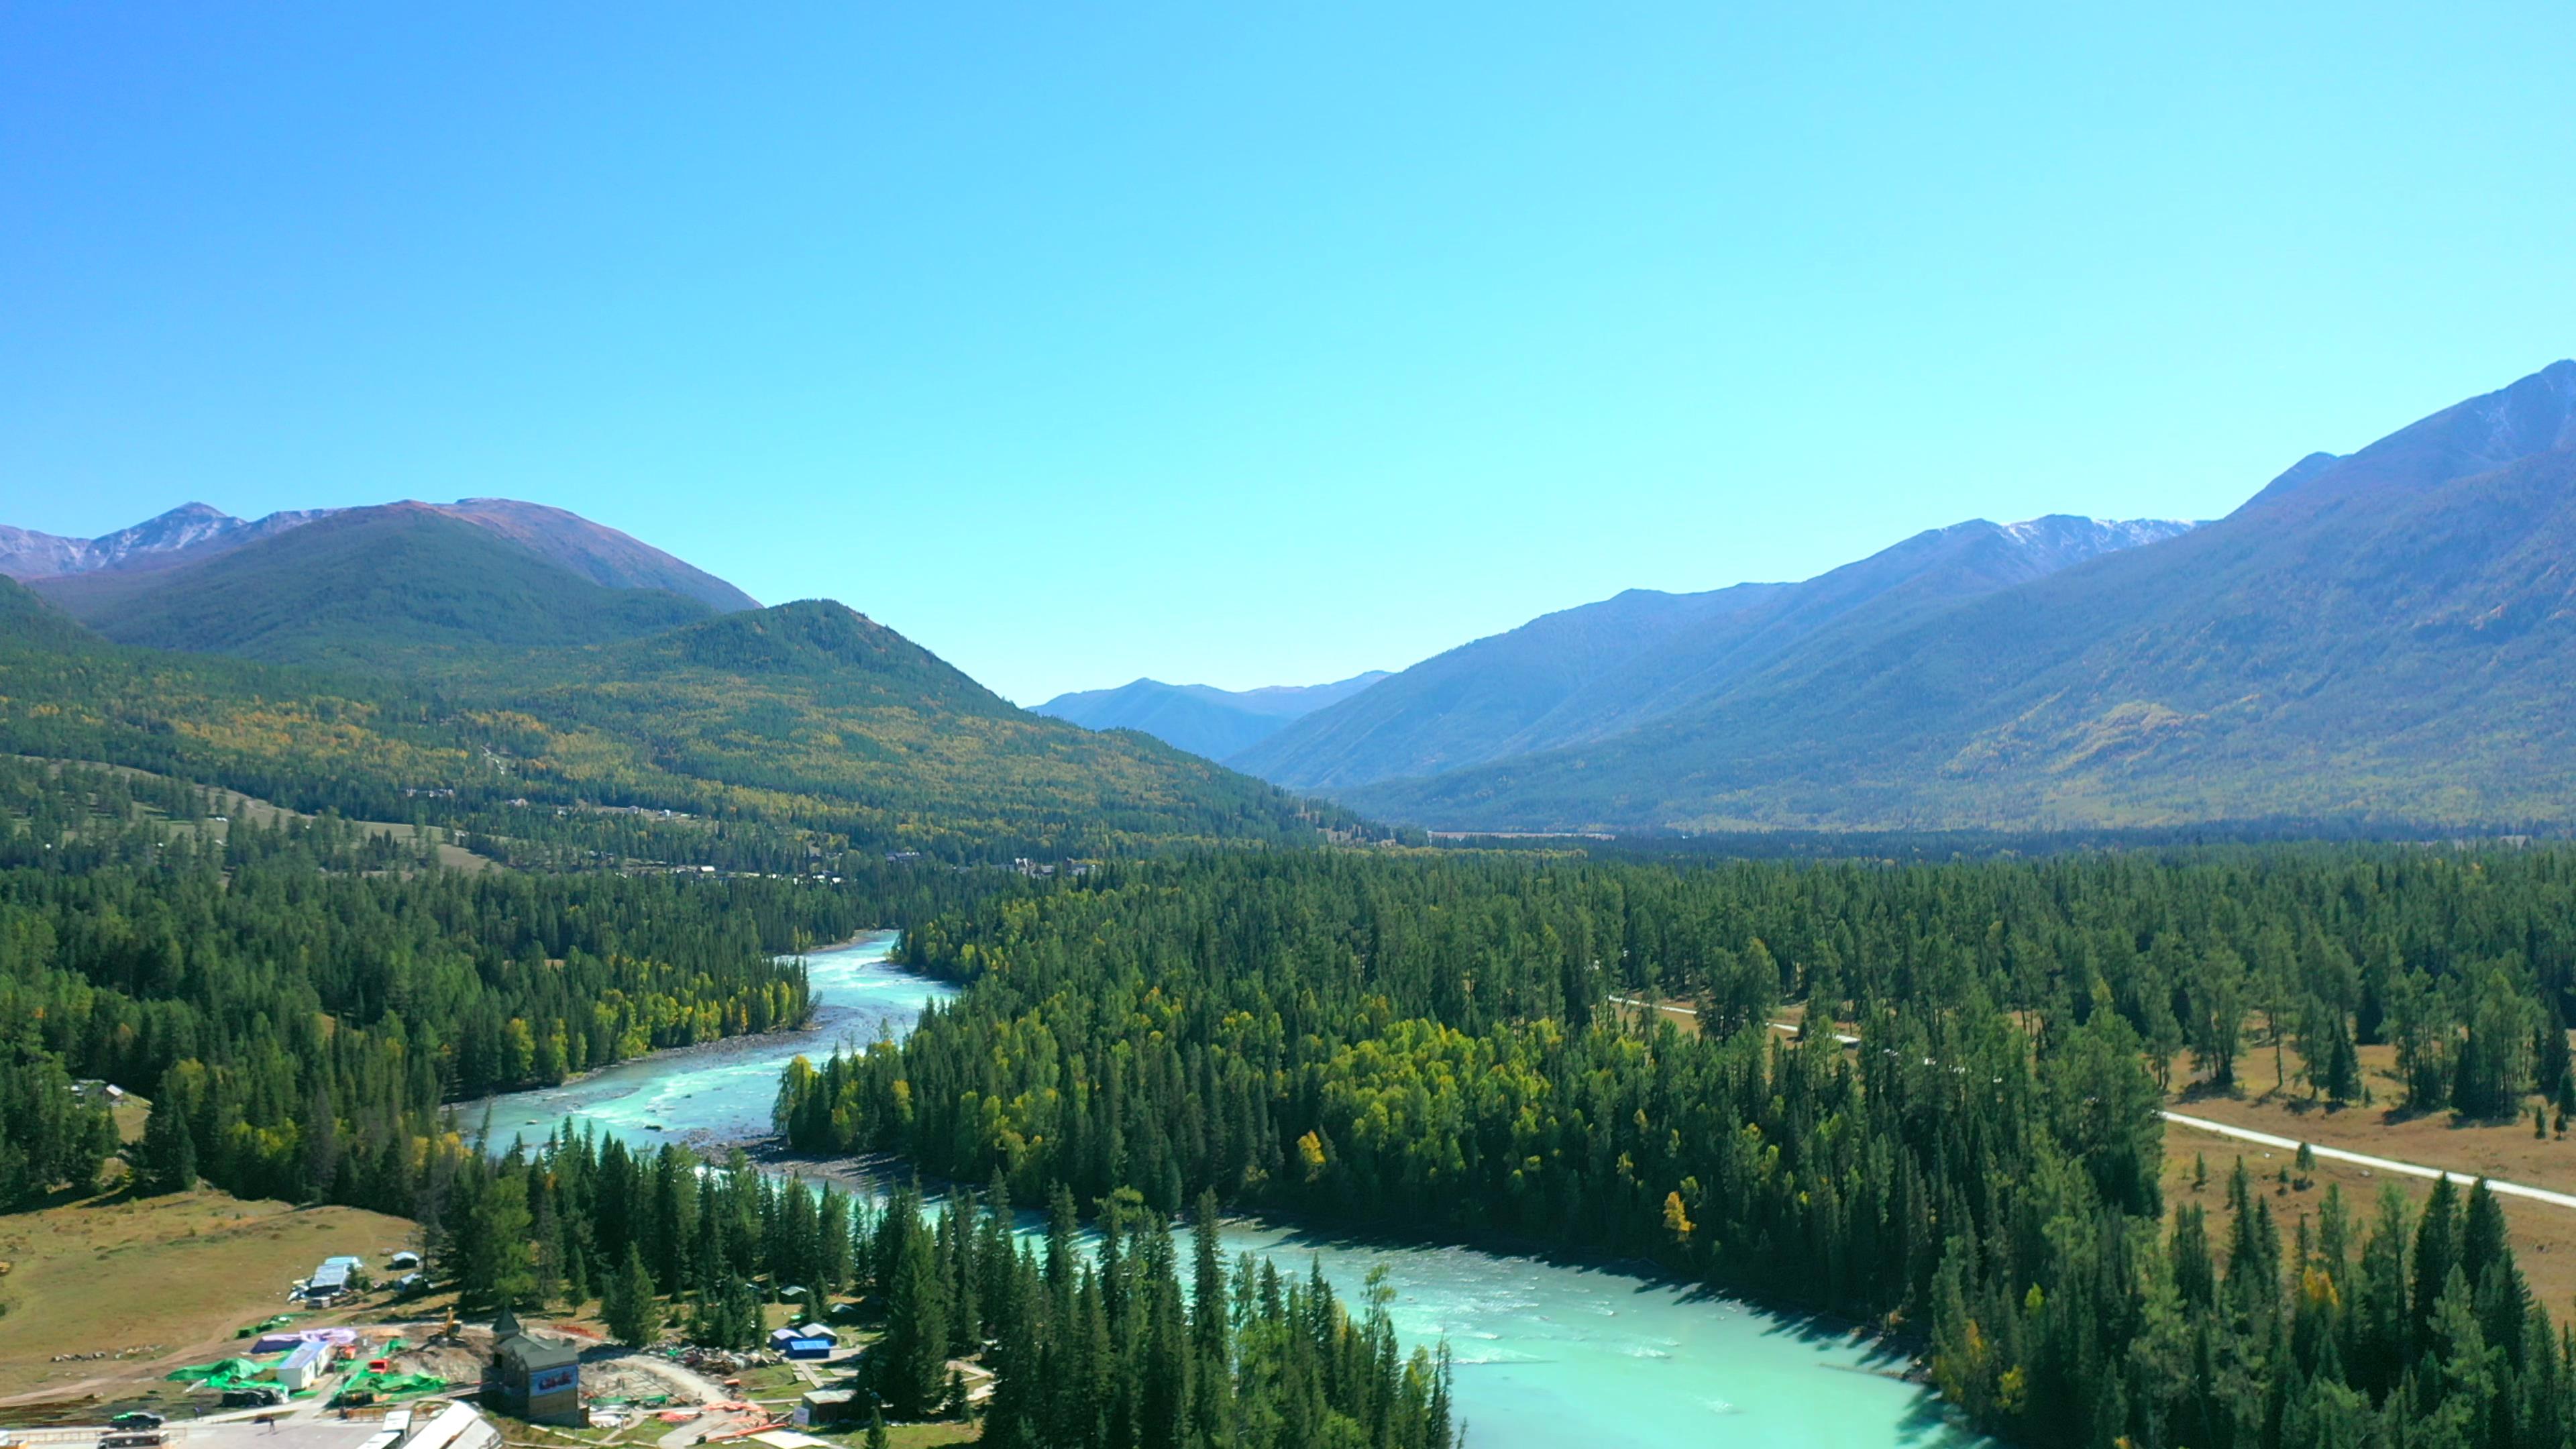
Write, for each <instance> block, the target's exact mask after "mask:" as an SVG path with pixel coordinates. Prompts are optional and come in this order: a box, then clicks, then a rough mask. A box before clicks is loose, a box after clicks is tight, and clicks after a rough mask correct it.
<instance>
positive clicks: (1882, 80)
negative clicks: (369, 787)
mask: <svg viewBox="0 0 2576 1449" xmlns="http://www.w3.org/2000/svg"><path fill="white" fill-rule="evenodd" d="M2257 11H2259V12H2261V13H2253V12H2257ZM726 12H730V13H726ZM2571 17H2576V12H2571V11H2570V10H2569V8H2568V7H2566V6H2565V5H2563V4H2550V5H2527V6H2514V5H2492V6H2485V5H2481V6H2465V7H2463V6H2438V7H2437V6H2432V5H2423V6H2416V7H2406V8H2382V7H2371V6H2356V5H2351V4H2341V5H2333V6H2324V5H2319V6H2298V7H2294V6H2264V7H2248V6H2241V5H2227V6H2206V7H2189V6H2171V7H2124V8H2118V9H2114V8H2113V7H2092V6H2063V5H2047V6H2037V5H2035V6H2030V7H2021V8H1985V7H1939V8H1937V9H1936V8H1934V7H1920V8H1913V9H1910V10H1908V9H1900V8H1899V7H1851V8H1842V7H1833V6H1762V7H1748V8H1740V9H1739V8H1730V7H1721V6H1714V5H1707V4H1691V5H1674V6H1668V7H1667V6H1654V5H1643V4H1640V5H1622V6H1586V7H1573V6H1550V7H1516V6H1509V5H1497V4H1490V3H1487V4H1476V5H1472V6H1469V5H1461V6H1456V7H1450V8H1437V9H1435V8H1415V7H1359V6H1346V7H1326V6H1295V5H1290V6H1268V7H1260V8H1258V10H1257V12H1256V11H1254V10H1253V9H1251V8H1250V7H1223V6H1205V5H1193V6H1172V7H1169V8H1159V7H1158V8H1137V7H1071V6H1045V7H1040V6H1030V7H1025V8H1004V7H993V6H976V5H942V6H911V7H899V8H898V7H859V6H848V5H835V6H818V7H814V8H810V9H798V8H795V7H789V6H757V7H705V6H696V7H685V6H673V7H667V8H656V7H651V6H638V5H618V6H613V7H611V6H602V7H598V8H593V9H586V10H585V9H582V8H580V7H575V6H551V5H549V6H510V7H490V8H483V9H476V8H473V7H467V6H438V7H403V8H399V9H397V8H394V7H381V6H336V7H315V8H312V9H309V10H302V11H299V10H297V9H295V8H293V7H290V6H285V5H278V6H258V7H238V6H236V7H215V6H196V7H184V8H181V7H169V8H161V7H153V6H145V5H133V6H104V5H93V4H69V5H58V6H57V5H38V4H25V5H13V6H11V7H9V8H8V9H7V10H6V12H5V13H0V522H10V523H16V524H19V525H22V526H27V527H34V528H41V529H44V530H47V531H50V532H57V533H71V534H81V535H89V534H96V533H100V532H104V531H106V530H108V529H111V528H115V527H118V526H121V525H123V524H126V523H129V522H132V521H135V520H136V519H139V518H141V517H144V516H147V515H149V514H151V513H155V512H158V511H160V510H161V509H163V508H166V507H169V506H171V505H174V504H176V503H179V502H181V501H184V500H187V499H192V498H201V499H204V500H206V501H208V502H212V503H215V504H217V505H219V506H221V507H224V508H227V509H229V510H231V511H233V512H236V513H242V514H256V513H261V512H265V511H268V510H270V509H275V508H290V507H309V506H315V505H320V504H331V503H354V502H372V501H382V500H385V499H391V498H399V497H421V498H432V499H444V498H453V497H459V496H464V495H473V494H499V495H506V496H512V497H520V498H530V499H535V500H539V501H543V502H549V503H555V504H559V505H561V506H564V507H568V508H572V509H575V510H577V511H579V512H582V513H584V514H587V515H590V516H592V517H594V518H598V519H600V520H602V521H604V522H607V523H610V524H613V525H615V526H617V527H620V528H624V529H626V530H627V531H629V532H631V533H634V534H636V535H638V536H639V537H642V538H644V539H646V540H647V541H650V542H653V543H656V544H659V545H661V546H663V547H665V548H668V549H670V550H671V551H673V552H675V553H678V554H680V555H682V556H683V557H686V558H688V559H690V560H692V561H693V562H696V563H698V564H700V565H702V566H704V567H707V568H709V569H712V570H714V571H716V572H718V573H720V574H723V575H724V576H726V577H728V578H730V579H733V580H734V581H736V582H737V583H740V584H741V585H743V586H744V587H745V588H747V589H749V590H750V591H751V592H753V593H754V594H756V595H758V596H760V597H761V598H763V599H765V600H772V601H776V600H781V599H787V598H795V597H803V596H811V595H828V596H831V597H836V598H840V599H842V600H845V601H847V602H849V603H850V604H852V605H854V606H856V607H858V608H860V609H863V610H865V611H866V612H868V613H870V614H872V615H874V616H875V617H877V618H879V619H882V620H884V621H886V622H888V623H890V624H892V625H894V626H895V627H897V628H899V629H902V630H903V631H905V632H906V633H908V634H910V635H912V636H913V637H915V638H917V639H919V640H921V641H922V642H923V643H925V644H927V645H929V646H930V647H931V648H933V649H935V650H937V651H939V652H940V653H942V654H943V655H945V656H947V657H948V658H950V659H951V660H953V661H955V662H956V663H958V664H959V665H961V666H962V667H964V668H966V669H967V670H968V671H969V672H971V673H973V674H975V675H976V676H977V677H979V678H981V679H983V680H985V681H986V682H987V683H989V684H991V685H992V686H994V687H995V688H996V689H999V690H1000V691H1002V692H1003V693H1005V694H1007V695H1010V696H1011V697H1013V698H1016V699H1019V700H1022V701H1023V702H1034V701H1036V700H1038V699H1041V698H1044V697H1046V696H1047V695H1050V694H1052V693H1054V692H1056V691H1058V690H1061V689H1067V688H1076V687H1085V686H1098V685H1108V684H1116V683H1120V682H1123V681H1124V680H1126V679H1129V678H1132V677H1134V676H1136V675H1139V674H1153V675H1156V676H1158V677H1162V678H1167V679H1179V680H1204V681H1207V682H1210V683H1216V684H1222V685H1229V686H1249V685H1257V684H1265V683H1273V682H1305V681H1311V680H1320V679H1327V678H1333V677H1338V676H1341V675H1345V674H1349V673H1353V672H1356V671H1358V670H1360V669H1364V668H1371V667H1397V666H1401V665H1403V664H1406V663H1409V662H1411V661H1413V660H1415V659H1419V658H1422V657H1424V656H1426V655H1429V654H1432V653H1436V652H1438V651H1439V650H1441V649H1443V648H1446V647H1448V646H1450V645H1453V644H1456V643H1459V642H1462V641H1464V640H1466V639H1468V638H1472V637H1475V636H1478V635H1481V634H1486V633H1491V632H1493V631H1495V630H1498V629H1502V628H1507V627H1509V626H1511V625H1513V624H1516V623H1519V622H1521V621H1522V620H1524V619H1527V618H1528V617H1530V616H1532V615H1534V614H1537V613H1541V612H1544V611H1547V610H1549V609H1554V608H1560V607H1564V606H1566V605H1569V604H1573V603H1577V602H1581V601H1584V600H1588V599H1594V598H1600V597H1603V596H1606V595H1608V594H1611V593H1615V592H1617V591H1618V590H1620V589H1622V588H1627V587H1632V586H1635V587H1653V588H1667V589H1701V588H1711V587H1716V586H1720V585H1723V584H1727V583H1732V582H1736V581H1739V580H1743V579H1748V578H1794V577H1801V576H1805V575H1808V574H1812V573H1815V572H1817V571H1820V570H1822V569H1824V568H1828V567H1831V566H1832V565H1834V564H1837V563H1841V562H1844V561H1847V560H1849V559H1851V558H1854V557H1857V556H1859V555H1862V554H1865V553H1868V552H1870V551H1872V550H1874V549H1876V548H1879V547H1882V546H1884V545H1885V544H1887V543H1890V542H1892V541H1894V540H1896V539H1897V538H1900V537H1902V536H1904V535H1906V534H1908V533H1911V532H1913V531H1915V530H1918V529H1921V528H1926V527H1932V526H1937V525H1940V524H1945V523H1951V522H1955V521H1957V520H1960V519H1963V518H1969V517H1977V516H1984V517H1990V518H1996V519H2013V518H2021V517H2026V516H2029V515H2032V514H2037V513H2043V512H2051V511H2062V512H2077V513H2092V514H2097V515H2104V516H2136V515H2158V516H2195V517H2205V516H2211V515H2214V514H2217V513H2221V512H2224V511H2226V510H2227V509H2229V508H2231V507H2233V506H2234V505H2235V504H2236V503H2238V502H2240V501H2241V500H2242V499H2243V498H2244V497H2246V496H2247V495H2249V494H2250V493H2251V492H2253V490H2254V489H2255V488H2257V487H2258V486H2260V484H2261V483H2262V482H2263V481H2264V480H2265V479H2266V478H2267V477H2268V476H2269V475H2270V474H2271V473H2273V472H2275V471H2277V470H2278V469H2279V468H2281V467H2283V466H2286V465H2287V464H2288V463H2290V462H2291V461H2293V460H2294V459H2296V458H2297V457H2298V456H2299V455H2301V454H2302V453H2304V452H2306V451H2308V450H2310V449H2312V448H2328V449H2333V450H2337V451H2342V450H2346V449H2349V448H2352V447H2355V446H2358V445H2359V444H2361V443H2363V442H2366V441H2368V440H2369V439H2370V438H2372V437H2374V436H2377V435H2378V434H2380V433H2383V432H2386V431H2388V430H2390V429H2392V428H2394V427H2396V426H2398V425H2400V424H2402V423H2404V422H2406V421H2409V420H2411V419H2412V418H2414V417H2416V416H2418V415H2420V414H2422V413H2425V412H2428V411H2431V410H2432V409H2434V408H2436V407H2439V406H2442V405H2444V404H2447V403H2449V402H2452V401H2455V400H2457V399H2458V398H2461V397H2463V396H2467V395H2469V394H2472V393H2475V392H2480V391H2484V390H2487V389H2489V388H2492V387H2496V386H2500V385H2502V384H2503V383H2505V382H2507V381H2509V380H2511V379H2512V378H2514V377H2516V376H2519V375H2521V374H2523V373H2526V372H2529V371H2532V370H2534V369H2536V368H2538V367H2540V366H2542V365H2544V364H2546V363H2548V362H2549V361H2551V360H2552V359H2554V358H2557V357H2561V356H2565V355H2568V354H2570V353H2576V268H2571V266H2570V258H2571V257H2576V187H2571V186H2570V185H2569V184H2568V182H2569V178H2570V177H2576V87H2571V86H2569V85H2568V84H2567V77H2568V76H2569V75H2571V74H2576V18H2571Z"/></svg>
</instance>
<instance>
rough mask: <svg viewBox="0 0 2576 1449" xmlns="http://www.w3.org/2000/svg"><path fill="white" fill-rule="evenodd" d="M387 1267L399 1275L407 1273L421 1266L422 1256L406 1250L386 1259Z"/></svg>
mask: <svg viewBox="0 0 2576 1449" xmlns="http://www.w3.org/2000/svg"><path fill="white" fill-rule="evenodd" d="M385 1266H386V1267H388V1268H390V1269H392V1270H393V1271H395V1272H397V1273H401V1272H407V1271H409V1270H410V1269H413V1268H417V1267H419V1266H420V1254H418V1253H415V1252H412V1251H410V1250H409V1249H405V1250H404V1251H402V1252H399V1253H396V1254H394V1255H393V1256H392V1257H391V1258H388V1259H386V1260H385Z"/></svg>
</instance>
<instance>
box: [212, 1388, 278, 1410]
mask: <svg viewBox="0 0 2576 1449" xmlns="http://www.w3.org/2000/svg"><path fill="white" fill-rule="evenodd" d="M285 1402H286V1391H285V1390H283V1389H277V1388H272V1387H270V1386H269V1385H267V1384H244V1385H242V1386H240V1387H239V1388H231V1389H226V1390H224V1407H225V1408H227V1409H273V1408H275V1407H277V1406H278V1405H279V1404H282V1403H285Z"/></svg>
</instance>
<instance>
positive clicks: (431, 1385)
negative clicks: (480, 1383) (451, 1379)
mask: <svg viewBox="0 0 2576 1449" xmlns="http://www.w3.org/2000/svg"><path fill="white" fill-rule="evenodd" d="M446 1387H447V1380H445V1379H442V1378H439V1377H437V1376H435V1375H432V1374H379V1373H369V1372H367V1371H366V1370H364V1369H361V1370H359V1371H358V1372H357V1373H353V1374H351V1375H349V1377H348V1378H347V1379H345V1380H343V1381H342V1383H341V1385H340V1393H339V1397H341V1398H343V1399H348V1398H354V1397H356V1396H357V1395H359V1394H371V1395H373V1396H375V1397H376V1398H379V1399H391V1398H399V1397H401V1396H402V1395H404V1394H434V1393H438V1392H439V1391H441V1390H443V1389H445V1388H446Z"/></svg>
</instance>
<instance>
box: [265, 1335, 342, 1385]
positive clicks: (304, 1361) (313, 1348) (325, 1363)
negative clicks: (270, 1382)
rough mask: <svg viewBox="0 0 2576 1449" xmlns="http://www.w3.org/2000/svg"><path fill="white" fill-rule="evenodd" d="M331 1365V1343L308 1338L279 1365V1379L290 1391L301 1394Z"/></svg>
mask: <svg viewBox="0 0 2576 1449" xmlns="http://www.w3.org/2000/svg"><path fill="white" fill-rule="evenodd" d="M330 1366H331V1345H330V1344H328V1343H326V1342H324V1341H322V1340H321V1339H318V1338H308V1339H306V1340H304V1341H303V1342H302V1343H299V1344H297V1345H296V1346H295V1352H293V1353H290V1354H288V1355H287V1356H286V1362H284V1363H282V1364H279V1365H278V1366H277V1381H278V1382H279V1383H280V1384H282V1385H284V1386H285V1388H286V1391H287V1392H288V1393H290V1394H300V1393H302V1392H304V1391H305V1390H306V1389H309V1388H311V1387H313V1381H314V1380H315V1379H318V1378H320V1377H322V1373H323V1371H324V1370H325V1369H327V1368H329V1367H330Z"/></svg>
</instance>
